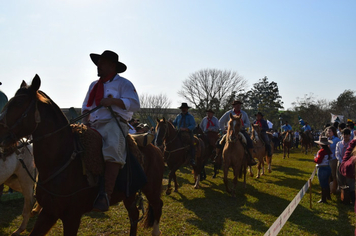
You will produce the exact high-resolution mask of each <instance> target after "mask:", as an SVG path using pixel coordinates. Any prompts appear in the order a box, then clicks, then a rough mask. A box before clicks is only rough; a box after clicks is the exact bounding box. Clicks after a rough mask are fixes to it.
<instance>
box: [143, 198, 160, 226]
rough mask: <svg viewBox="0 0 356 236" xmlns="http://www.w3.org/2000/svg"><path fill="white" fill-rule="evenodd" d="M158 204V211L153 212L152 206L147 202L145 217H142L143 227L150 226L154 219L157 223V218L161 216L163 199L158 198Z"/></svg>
mask: <svg viewBox="0 0 356 236" xmlns="http://www.w3.org/2000/svg"><path fill="white" fill-rule="evenodd" d="M159 204H160V209H161V210H160V211H159V212H157V211H156V214H155V211H154V209H153V207H152V205H151V204H148V206H147V208H146V213H145V217H144V221H143V227H145V228H146V229H147V228H152V227H153V225H154V223H155V220H157V224H158V223H159V220H160V218H161V214H162V206H163V201H162V200H161V199H160V201H159Z"/></svg>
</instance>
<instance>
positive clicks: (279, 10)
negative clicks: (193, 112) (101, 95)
mask: <svg viewBox="0 0 356 236" xmlns="http://www.w3.org/2000/svg"><path fill="white" fill-rule="evenodd" d="M355 9H356V1H354V0H352V1H328V0H320V1H313V0H312V1H311V0H305V1H304V0H296V1H289V0H288V1H285V0H284V1H267V0H266V1H239V0H235V1H209V0H204V1H195V0H194V1H191V0H190V1H166V0H164V1H163V0H162V1H154V0H152V1H121V0H112V1H94V0H62V1H52V0H48V1H39V0H32V1H22V0H17V1H2V2H1V3H0V35H1V40H0V42H1V43H0V51H1V58H0V66H1V69H0V81H1V82H2V83H3V85H1V86H0V89H1V90H2V91H3V92H5V93H6V94H7V96H8V97H12V96H13V95H14V93H15V91H16V90H17V88H18V87H19V86H20V84H21V81H22V80H25V81H26V82H30V81H31V80H32V78H33V76H34V75H35V74H36V73H37V74H39V76H40V77H41V78H42V87H41V89H42V90H43V91H44V92H46V93H47V94H48V95H49V96H50V97H51V98H52V99H53V100H54V101H55V102H56V103H57V104H58V105H59V106H60V107H71V106H74V107H80V106H81V104H82V101H83V99H84V96H85V94H86V91H87V89H88V87H89V84H90V83H91V82H92V81H93V80H95V79H97V77H96V68H95V66H94V64H93V63H92V62H91V60H90V58H89V54H90V53H93V52H94V53H99V54H101V53H102V52H103V51H104V50H106V49H110V50H113V51H116V52H117V53H118V54H119V56H120V61H122V62H124V63H125V64H126V65H127V66H128V70H127V71H126V72H125V73H123V74H121V75H122V76H123V77H126V78H128V79H129V80H131V81H132V82H133V83H134V85H135V87H136V90H137V91H138V93H139V94H140V93H146V94H147V93H148V94H159V93H163V94H166V95H167V96H168V97H169V99H170V100H171V102H172V107H176V106H179V105H180V103H181V102H184V101H182V98H181V97H179V96H178V95H177V91H178V90H179V89H180V88H181V86H182V81H183V80H184V79H186V78H187V77H188V75H189V74H191V73H193V72H195V71H198V70H200V69H205V68H216V69H222V70H225V69H227V70H234V71H237V72H238V73H239V74H240V75H241V76H243V77H244V78H245V79H246V80H247V81H248V84H249V88H250V87H251V86H252V85H253V83H256V82H258V80H259V79H260V78H263V77H264V76H267V77H268V78H269V81H275V82H277V84H278V87H279V90H280V95H281V96H282V100H283V101H284V102H285V108H289V107H291V103H292V102H293V101H295V100H296V98H297V97H303V96H304V94H309V93H314V95H315V96H316V97H317V98H318V99H327V100H333V99H336V98H337V96H338V95H339V94H340V93H342V92H343V91H344V90H345V89H352V90H354V89H355V86H354V84H355V75H356V63H355V58H356V14H355Z"/></svg>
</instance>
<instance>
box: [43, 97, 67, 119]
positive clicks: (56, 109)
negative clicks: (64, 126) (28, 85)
mask: <svg viewBox="0 0 356 236" xmlns="http://www.w3.org/2000/svg"><path fill="white" fill-rule="evenodd" d="M36 97H37V99H38V101H40V102H42V103H44V104H48V105H50V106H51V107H52V109H53V111H54V112H55V113H56V114H57V115H58V116H63V117H64V118H65V121H66V122H67V123H68V119H67V117H66V116H65V115H64V114H63V112H62V110H61V109H60V108H59V106H58V105H57V104H56V103H55V102H53V100H52V99H51V98H50V97H49V96H48V95H47V94H46V93H44V92H43V91H41V90H38V91H37V94H36Z"/></svg>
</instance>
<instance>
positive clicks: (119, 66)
mask: <svg viewBox="0 0 356 236" xmlns="http://www.w3.org/2000/svg"><path fill="white" fill-rule="evenodd" d="M90 58H91V60H92V61H93V62H94V64H95V65H98V61H99V59H100V58H106V59H109V60H110V61H112V62H115V63H116V72H117V73H122V72H124V71H126V69H127V67H126V65H125V64H124V63H122V62H119V55H117V54H116V53H115V52H113V51H109V50H106V51H104V52H103V53H102V54H101V55H100V54H95V53H91V54H90Z"/></svg>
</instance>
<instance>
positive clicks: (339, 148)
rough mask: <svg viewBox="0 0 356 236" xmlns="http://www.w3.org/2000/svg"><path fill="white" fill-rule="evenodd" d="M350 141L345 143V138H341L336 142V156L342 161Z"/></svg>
mask: <svg viewBox="0 0 356 236" xmlns="http://www.w3.org/2000/svg"><path fill="white" fill-rule="evenodd" d="M350 141H351V140H350ZM350 141H348V142H347V143H345V141H344V140H341V141H339V142H338V143H337V144H336V148H335V156H336V158H337V160H338V161H339V162H340V163H342V158H343V157H344V154H345V152H346V149H347V147H348V146H349V143H350Z"/></svg>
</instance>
